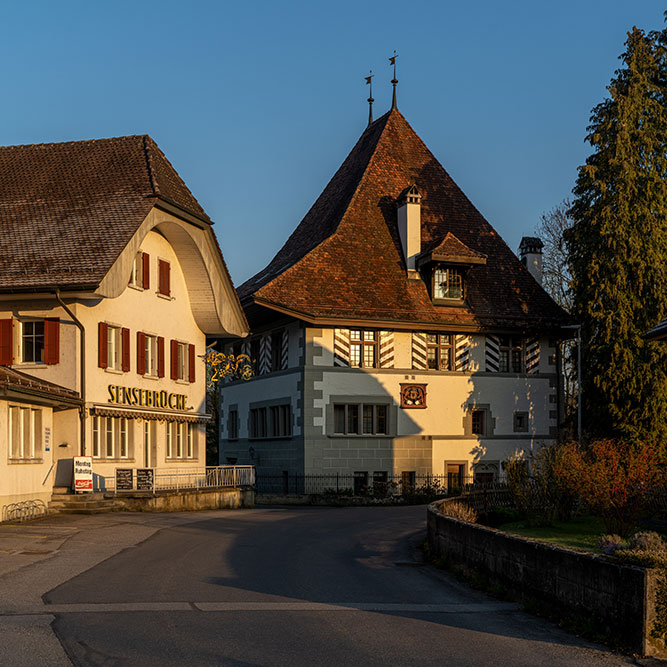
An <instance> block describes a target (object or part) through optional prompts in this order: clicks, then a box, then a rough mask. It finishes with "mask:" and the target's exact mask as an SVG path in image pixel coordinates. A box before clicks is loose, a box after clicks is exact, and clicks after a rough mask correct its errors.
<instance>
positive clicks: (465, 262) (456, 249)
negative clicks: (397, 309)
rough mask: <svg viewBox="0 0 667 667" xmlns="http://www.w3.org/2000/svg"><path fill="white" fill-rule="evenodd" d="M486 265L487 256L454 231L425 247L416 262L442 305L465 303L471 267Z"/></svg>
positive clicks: (435, 298) (434, 300) (435, 302)
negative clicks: (466, 283)
mask: <svg viewBox="0 0 667 667" xmlns="http://www.w3.org/2000/svg"><path fill="white" fill-rule="evenodd" d="M483 264H486V255H484V254H482V253H481V252H478V251H477V250H473V249H472V248H469V247H468V246H467V245H466V244H465V243H463V242H461V241H460V240H459V239H457V238H456V236H454V234H452V233H451V232H447V234H446V235H445V238H443V239H442V240H441V241H439V242H435V243H434V244H432V245H431V246H430V247H429V248H427V249H426V250H424V252H422V253H421V254H420V255H419V257H417V261H416V266H417V268H418V269H419V271H420V272H421V275H422V278H423V279H424V281H425V282H426V284H427V285H428V284H429V283H430V285H431V299H432V300H433V303H434V304H435V305H440V306H462V305H463V299H464V298H465V297H466V287H465V285H464V282H465V279H466V278H467V277H468V273H469V272H470V270H471V269H473V268H474V267H475V266H478V265H483Z"/></svg>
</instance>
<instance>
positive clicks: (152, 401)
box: [107, 384, 187, 410]
mask: <svg viewBox="0 0 667 667" xmlns="http://www.w3.org/2000/svg"><path fill="white" fill-rule="evenodd" d="M107 389H108V391H109V403H117V404H120V405H141V406H143V407H145V408H163V409H165V410H185V409H186V408H185V399H186V398H187V397H186V395H185V394H171V393H169V392H168V391H164V389H163V390H162V391H154V390H151V389H139V388H138V387H119V386H118V385H116V384H110V385H109V386H108V387H107Z"/></svg>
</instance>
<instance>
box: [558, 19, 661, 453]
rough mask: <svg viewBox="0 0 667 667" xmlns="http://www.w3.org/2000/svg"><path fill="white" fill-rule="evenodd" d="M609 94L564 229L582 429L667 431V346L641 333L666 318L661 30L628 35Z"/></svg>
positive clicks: (595, 115) (638, 434) (596, 113)
mask: <svg viewBox="0 0 667 667" xmlns="http://www.w3.org/2000/svg"><path fill="white" fill-rule="evenodd" d="M625 45H626V51H625V53H623V54H622V55H621V57H620V60H621V62H622V66H621V68H620V69H618V70H617V71H616V73H615V76H614V78H613V79H612V81H611V83H610V85H609V86H608V91H609V97H608V98H607V99H605V100H604V101H603V102H602V103H601V104H599V105H598V106H596V107H595V108H594V109H593V112H592V116H591V124H590V126H589V128H588V136H587V141H588V142H589V143H590V144H591V146H592V147H593V153H592V155H591V156H590V157H589V158H588V159H587V161H586V164H585V165H584V166H582V167H580V168H579V174H578V178H577V182H576V186H575V188H574V195H575V199H574V203H573V205H572V208H571V210H570V214H571V216H572V218H573V221H574V223H573V226H572V228H571V230H569V231H568V232H567V236H566V240H567V248H568V255H569V261H570V268H571V272H572V293H573V294H572V295H573V302H574V305H573V314H574V316H575V317H576V318H577V319H578V321H579V322H580V323H581V324H582V341H583V343H582V352H583V362H582V373H583V392H582V393H583V397H582V398H583V408H584V412H583V414H584V429H585V431H586V432H587V433H588V434H589V435H591V436H620V437H630V438H644V437H648V438H650V439H652V440H654V439H655V440H659V439H664V436H665V435H667V345H665V344H661V343H656V342H648V341H644V340H643V339H642V334H643V333H645V332H646V331H647V330H648V329H650V328H651V327H652V326H654V325H655V324H656V323H657V322H658V321H659V320H660V319H661V318H663V317H664V316H665V315H667V309H666V308H665V305H666V302H667V298H666V297H667V111H666V108H667V105H666V103H665V83H664V82H665V76H664V74H665V73H664V71H663V70H664V60H665V59H664V57H663V50H662V46H661V35H658V34H655V33H651V34H650V35H646V34H645V33H644V32H643V31H642V30H639V29H637V28H633V29H632V31H631V32H630V33H628V39H627V41H626V43H625Z"/></svg>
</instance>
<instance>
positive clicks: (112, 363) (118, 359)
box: [107, 324, 123, 371]
mask: <svg viewBox="0 0 667 667" xmlns="http://www.w3.org/2000/svg"><path fill="white" fill-rule="evenodd" d="M122 363H123V340H122V331H121V327H116V326H112V325H111V324H109V325H108V326H107V368H113V369H115V370H118V371H119V370H121V369H122Z"/></svg>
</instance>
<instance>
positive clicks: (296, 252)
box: [239, 110, 567, 329]
mask: <svg viewBox="0 0 667 667" xmlns="http://www.w3.org/2000/svg"><path fill="white" fill-rule="evenodd" d="M410 184H416V186H417V188H418V190H419V192H420V193H421V196H422V204H421V220H422V248H423V249H425V248H429V247H431V248H433V247H435V246H437V245H438V244H440V243H441V242H442V241H443V240H444V239H445V237H446V236H447V234H448V233H451V234H452V235H454V236H455V237H456V239H457V240H459V241H460V242H461V244H462V245H465V246H467V247H468V248H469V249H470V250H472V251H474V252H475V253H479V254H481V255H485V256H486V257H487V261H486V264H485V265H477V266H474V267H473V268H472V269H470V272H469V273H468V279H467V297H466V306H465V307H455V306H435V305H434V304H433V303H432V301H431V299H430V297H429V294H428V290H427V287H426V285H425V283H424V282H423V281H421V280H408V278H407V273H406V268H405V262H404V259H403V255H402V251H401V244H400V239H399V235H398V228H397V223H396V199H397V197H398V196H399V194H400V193H401V192H402V191H403V190H404V189H405V188H406V187H407V186H408V185H410ZM239 294H240V296H241V299H242V302H243V303H244V304H245V305H246V306H247V305H249V304H250V303H251V302H252V300H253V299H254V300H255V301H256V302H257V303H259V304H262V305H265V306H268V307H270V308H271V307H273V308H276V309H278V310H283V311H284V310H287V311H288V312H293V313H295V314H300V315H302V316H304V317H306V318H311V319H324V320H341V321H345V320H346V319H348V320H349V319H355V320H367V321H369V323H372V322H373V321H376V322H396V323H399V324H400V323H402V324H409V323H421V324H424V325H429V324H433V325H461V326H466V327H467V326H469V327H482V328H489V327H495V328H499V327H502V328H522V329H530V328H544V327H552V326H554V327H555V326H558V325H559V324H561V323H563V322H565V321H566V320H567V315H566V313H565V312H564V311H563V310H562V309H561V308H560V307H559V306H557V305H556V304H555V303H554V301H553V300H552V299H551V298H550V297H549V295H548V294H547V293H546V292H545V291H544V290H543V289H542V287H541V286H540V285H539V284H538V283H537V282H536V281H535V279H534V278H533V277H532V276H531V275H530V273H529V272H528V271H527V269H526V268H525V267H524V266H523V265H522V264H521V262H520V261H519V260H518V259H517V257H516V256H515V255H514V253H513V252H512V251H511V250H510V249H509V247H508V246H507V245H506V244H505V242H504V241H503V240H502V239H501V238H500V236H499V235H498V234H497V232H496V231H495V230H494V229H493V227H491V225H490V224H489V223H488V222H487V221H486V220H485V219H484V218H483V216H482V215H481V214H480V213H479V211H478V210H477V209H476V208H475V207H474V206H473V205H472V204H471V202H470V201H469V200H468V198H467V197H466V196H465V195H464V194H463V192H462V191H461V190H460V188H459V187H458V186H457V185H456V183H454V181H453V180H452V178H451V177H450V176H449V174H448V173H447V172H446V171H445V170H444V169H443V167H442V166H441V165H440V163H439V162H438V161H437V160H436V159H435V157H434V156H433V155H432V154H431V152H430V151H429V150H428V148H426V146H425V145H424V143H423V142H422V140H421V139H420V138H419V137H418V136H417V134H416V133H415V132H414V130H413V129H412V128H411V127H410V125H409V124H408V123H407V121H406V120H405V118H403V116H402V115H401V113H400V112H399V111H396V110H392V111H390V112H388V113H387V114H385V115H384V116H382V117H381V118H379V119H378V120H376V121H375V122H374V123H372V124H371V125H370V126H369V127H368V128H367V129H366V131H365V132H364V133H363V135H362V136H361V138H360V139H359V141H358V142H357V144H356V146H355V147H354V148H353V149H352V151H351V153H350V154H349V155H348V157H347V158H346V160H345V161H344V162H343V164H342V165H341V167H340V169H339V170H338V171H337V172H336V174H335V175H334V177H333V178H332V179H331V181H330V183H329V184H328V185H327V187H326V188H325V190H324V192H323V193H322V194H321V195H320V197H319V198H318V199H317V201H316V202H315V204H314V205H313V207H312V208H311V209H310V211H309V212H308V213H307V214H306V216H305V218H304V219H303V220H302V222H301V224H300V225H299V226H298V227H297V228H296V230H295V231H294V233H293V234H292V235H291V236H290V238H289V239H288V240H287V242H286V243H285V245H284V246H283V247H282V249H281V250H280V251H279V252H278V254H277V255H276V256H275V257H274V259H273V260H272V261H271V262H270V264H269V265H268V266H267V267H266V268H265V269H264V270H263V271H261V272H260V273H258V274H257V275H256V276H254V277H253V278H251V279H250V280H248V281H247V282H246V283H244V284H243V285H242V286H241V287H240V288H239Z"/></svg>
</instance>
